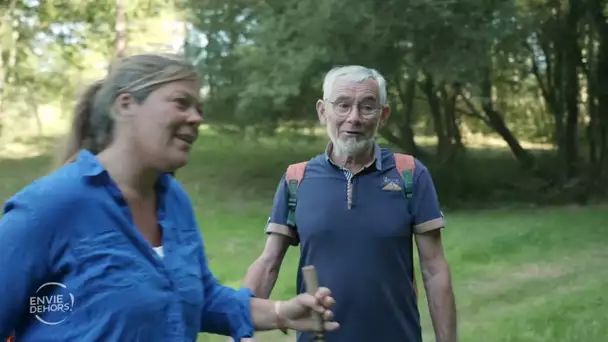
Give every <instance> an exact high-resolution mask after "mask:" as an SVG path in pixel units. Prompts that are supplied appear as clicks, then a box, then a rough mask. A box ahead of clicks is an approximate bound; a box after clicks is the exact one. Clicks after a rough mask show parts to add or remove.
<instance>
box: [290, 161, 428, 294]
mask: <svg viewBox="0 0 608 342" xmlns="http://www.w3.org/2000/svg"><path fill="white" fill-rule="evenodd" d="M393 158H394V159H395V167H396V168H397V172H399V175H400V176H401V179H403V183H404V187H403V194H404V196H405V197H406V198H407V199H410V198H412V195H413V193H414V171H415V170H416V163H415V159H414V157H413V156H410V155H408V154H401V153H393ZM307 164H308V162H301V163H297V164H291V165H289V166H288V167H287V172H286V173H285V182H287V190H288V196H287V206H288V208H289V211H288V214H287V225H288V226H291V227H295V225H296V205H297V203H298V199H297V192H298V187H299V186H300V183H301V182H302V179H303V178H304V172H305V171H306V165H307ZM414 293H415V294H416V296H417V295H418V287H417V285H416V275H415V274H414Z"/></svg>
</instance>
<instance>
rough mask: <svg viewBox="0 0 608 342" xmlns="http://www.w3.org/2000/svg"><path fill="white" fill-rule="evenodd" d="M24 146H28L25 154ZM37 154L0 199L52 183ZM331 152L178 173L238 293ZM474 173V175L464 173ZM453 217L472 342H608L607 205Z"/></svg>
mask: <svg viewBox="0 0 608 342" xmlns="http://www.w3.org/2000/svg"><path fill="white" fill-rule="evenodd" d="M25 145H28V144H27V141H25V142H22V144H21V145H20V146H25ZM30 145H32V146H35V147H36V148H37V150H38V151H39V152H40V155H38V156H36V155H33V156H31V157H28V158H25V159H15V158H13V159H9V156H8V155H5V156H4V157H2V159H0V199H2V200H3V199H6V198H7V197H9V196H10V195H12V194H13V193H14V192H16V191H17V190H18V189H20V188H21V187H23V186H24V185H26V184H28V183H29V182H31V181H32V180H34V179H35V178H36V177H38V176H40V175H42V174H44V173H45V172H47V170H48V162H49V160H50V159H49V155H48V148H49V146H50V145H49V142H48V141H46V140H44V141H42V142H41V141H36V142H34V143H32V144H30ZM28 146H29V145H28ZM322 148H323V142H322V141H319V140H315V139H308V140H294V139H290V138H289V137H283V138H280V137H279V138H273V139H270V138H267V139H262V140H261V141H257V142H252V141H243V140H240V139H234V138H231V137H227V136H219V135H215V134H213V133H211V132H206V133H205V134H203V136H202V138H201V141H200V142H199V143H198V144H197V148H196V150H195V151H194V153H193V155H192V159H191V163H190V165H188V166H187V167H186V168H184V169H183V170H180V171H179V172H178V178H179V179H180V180H181V181H182V182H183V184H184V186H185V188H186V189H187V191H188V193H189V194H190V196H191V198H192V201H193V204H194V206H195V209H196V212H197V216H198V220H199V223H200V226H201V230H202V232H203V235H204V238H205V242H206V246H207V252H208V257H209V260H210V264H211V267H212V269H213V271H214V273H215V275H216V276H217V277H218V278H219V279H220V281H221V282H222V283H224V284H226V285H229V286H234V287H236V286H239V284H240V282H241V279H242V277H243V275H244V274H245V272H246V270H247V268H248V266H249V265H250V263H251V262H252V261H253V260H255V258H256V257H257V256H258V255H259V253H260V251H261V250H262V247H263V244H264V233H263V230H264V224H265V222H266V218H267V217H268V214H269V211H270V206H271V204H272V196H273V194H274V191H275V187H276V185H277V182H278V180H279V177H280V176H281V174H282V173H283V171H284V169H285V167H286V166H287V164H288V163H291V162H295V161H300V160H303V159H308V158H309V157H310V156H312V155H314V154H316V153H318V152H319V151H321V150H322ZM22 150H23V149H21V150H20V149H13V151H22ZM503 159H504V158H503ZM508 162H509V161H508V160H506V161H505V162H504V163H502V164H499V165H507V164H508ZM488 167H490V166H488ZM501 167H502V166H501ZM476 169H479V168H476ZM484 170H485V173H484V172H483V171H479V173H478V175H474V177H481V176H483V177H484V181H485V182H487V184H484V185H483V186H480V190H479V192H480V193H482V192H483V187H484V186H485V187H490V186H491V184H492V179H494V180H496V179H500V180H504V179H508V177H505V176H504V175H505V172H504V170H503V172H502V173H498V174H494V172H495V171H494V170H496V169H484ZM489 170H492V171H489ZM469 173H470V172H468V169H467V171H466V172H465V171H464V170H463V172H462V174H469ZM462 174H461V175H459V176H454V177H456V178H458V177H463V176H462ZM444 177H447V176H443V175H442V176H441V177H438V180H437V183H438V184H439V185H438V191H439V196H440V198H443V197H447V196H444V193H449V190H451V189H452V188H453V187H454V186H452V187H451V188H449V187H447V186H443V185H441V184H448V185H449V184H450V182H454V180H453V179H452V180H450V179H449V178H444ZM439 178H440V179H439ZM462 181H463V182H466V181H469V182H473V181H471V180H470V179H469V180H466V179H465V180H462ZM486 190H488V188H486ZM522 191H523V190H522ZM445 214H446V218H447V222H448V228H447V229H446V230H445V249H446V255H447V257H448V259H449V261H450V264H451V267H452V272H453V282H454V291H455V294H456V300H457V304H458V314H459V322H460V323H459V327H460V340H461V341H466V342H524V341H525V342H528V341H529V342H545V341H551V342H556V341H559V342H575V341H576V342H578V341H586V342H600V341H602V342H603V341H605V340H606V336H608V324H607V323H608V316H606V305H608V295H606V293H605V289H606V288H607V287H608V267H606V265H607V263H606V260H608V249H607V248H606V244H607V243H608V234H606V227H607V225H608V207H607V206H606V205H593V206H587V207H577V206H562V207H552V208H539V207H536V206H530V207H528V208H527V209H521V208H520V209H504V208H503V209H494V210H450V209H447V210H445ZM297 257H298V251H297V250H296V249H293V248H292V249H291V250H290V251H289V252H288V255H287V259H286V261H285V263H284V266H283V268H282V270H281V274H280V277H279V280H278V282H277V285H276V287H275V290H274V292H273V297H275V298H288V297H291V296H292V295H293V294H294V293H295V274H296V267H297ZM370 295H373V294H370ZM421 296H422V297H421V305H420V306H421V313H422V319H423V326H424V333H425V341H434V338H433V335H432V327H431V325H430V319H429V315H428V310H427V307H426V302H425V301H426V299H425V298H424V292H423V291H422V295H421ZM257 340H258V341H260V342H262V341H268V342H286V341H294V338H293V334H291V337H288V338H286V337H284V336H283V335H282V334H280V333H274V332H270V333H260V334H258V335H257ZM203 341H204V342H216V341H226V338H225V337H218V336H211V335H201V336H200V338H199V342H203Z"/></svg>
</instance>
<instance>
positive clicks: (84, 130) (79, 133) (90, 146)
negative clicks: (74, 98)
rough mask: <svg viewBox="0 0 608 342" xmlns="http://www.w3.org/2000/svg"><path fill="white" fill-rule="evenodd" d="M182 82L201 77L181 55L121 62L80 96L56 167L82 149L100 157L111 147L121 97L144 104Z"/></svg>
mask: <svg viewBox="0 0 608 342" xmlns="http://www.w3.org/2000/svg"><path fill="white" fill-rule="evenodd" d="M181 80H193V81H198V80H199V77H198V74H197V72H196V69H195V67H194V66H193V64H191V63H190V62H188V61H187V60H186V59H185V58H183V57H182V56H180V55H176V54H168V53H145V54H137V55H132V56H127V57H123V58H120V59H118V60H117V61H116V62H114V63H113V64H112V66H111V67H110V70H109V72H108V75H107V76H106V78H105V79H103V80H99V81H97V82H94V83H93V84H91V85H90V86H89V87H88V88H87V89H86V90H85V91H84V92H83V93H82V94H81V96H80V99H79V100H78V103H77V104H76V106H75V107H74V113H73V119H72V124H71V127H70V131H69V134H68V136H67V138H66V141H65V146H64V147H63V148H62V151H61V152H60V153H59V155H58V156H57V161H56V162H57V164H58V165H62V164H65V163H67V162H70V161H72V160H73V159H74V158H75V156H76V154H77V153H78V151H80V150H81V149H87V150H89V151H90V152H91V153H93V154H97V153H99V152H101V151H102V150H104V149H105V148H106V147H108V145H109V144H110V143H111V142H112V138H113V135H114V123H115V115H114V102H115V100H116V98H117V97H118V95H120V94H122V93H130V94H132V95H133V97H134V99H135V101H137V102H138V103H141V102H143V101H144V100H145V99H146V98H147V97H148V96H149V95H150V93H152V92H153V91H154V90H156V89H158V88H159V87H161V86H162V85H164V84H166V83H170V82H174V81H181Z"/></svg>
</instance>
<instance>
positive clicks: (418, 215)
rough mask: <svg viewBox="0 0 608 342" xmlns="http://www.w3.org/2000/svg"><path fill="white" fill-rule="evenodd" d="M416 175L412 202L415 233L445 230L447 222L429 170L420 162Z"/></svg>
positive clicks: (417, 163) (417, 165) (417, 164)
mask: <svg viewBox="0 0 608 342" xmlns="http://www.w3.org/2000/svg"><path fill="white" fill-rule="evenodd" d="M416 173H417V177H416V181H415V183H414V194H413V202H412V204H413V205H412V212H413V221H414V233H415V234H421V233H425V232H428V231H431V230H434V229H440V228H443V227H444V226H445V222H444V218H443V213H442V212H441V209H440V205H439V199H438V196H437V192H436V190H435V185H434V184H433V179H432V177H431V174H430V173H429V171H428V169H427V168H426V167H425V166H424V164H422V163H421V162H420V161H418V160H416Z"/></svg>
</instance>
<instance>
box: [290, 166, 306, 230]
mask: <svg viewBox="0 0 608 342" xmlns="http://www.w3.org/2000/svg"><path fill="white" fill-rule="evenodd" d="M307 163H308V162H301V163H297V164H291V165H289V166H288V167H287V172H285V182H287V191H288V195H287V207H288V209H289V211H288V214H287V225H288V226H290V227H295V226H296V204H297V203H298V199H297V193H298V187H299V186H300V182H301V181H302V178H304V171H306V164H307Z"/></svg>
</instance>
